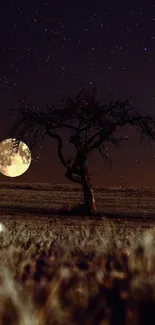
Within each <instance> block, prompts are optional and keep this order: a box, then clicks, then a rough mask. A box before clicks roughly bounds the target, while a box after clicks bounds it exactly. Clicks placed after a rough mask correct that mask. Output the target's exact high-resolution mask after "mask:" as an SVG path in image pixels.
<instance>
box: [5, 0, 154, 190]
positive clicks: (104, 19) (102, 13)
mask: <svg viewBox="0 0 155 325" xmlns="http://www.w3.org/2000/svg"><path fill="white" fill-rule="evenodd" d="M88 3H89V4H88ZM0 44H1V47H0V95H1V96H0V123H1V124H0V140H1V141H2V140H4V139H6V138H7V137H8V131H9V127H10V125H11V123H12V115H11V113H10V111H9V110H10V108H12V107H13V106H14V105H16V104H19V103H20V102H21V100H22V99H23V98H26V99H27V101H28V102H29V103H31V104H32V105H38V106H40V107H44V106H46V104H50V103H51V102H52V101H55V102H59V101H60V100H62V99H65V98H66V97H67V96H75V95H76V94H77V93H78V91H79V90H80V85H81V84H83V85H84V86H85V87H86V88H87V89H91V88H92V87H93V86H96V87H97V89H98V91H99V94H101V95H102V97H104V98H105V100H115V99H117V98H118V95H121V96H122V98H126V97H130V96H132V102H133V104H134V106H136V107H137V109H138V110H139V111H140V112H141V113H145V114H146V113H149V114H154V110H155V87H154V85H155V2H154V1H152V0H149V1H147V0H139V1H136V0H117V1H116V0H112V1H103V0H100V1H99V0H96V1H85V0H83V1H82V0H74V1H71V0H68V1H64V0H57V1H54V0H53V1H52V0H46V1H45V0H22V1H21V0H3V1H1V3H0ZM121 132H122V131H121ZM123 134H124V135H126V134H127V135H128V136H129V139H130V141H128V143H124V144H123V145H122V148H121V149H116V148H112V147H108V150H109V156H110V158H111V159H112V170H111V171H109V170H108V169H107V168H106V167H105V166H104V164H103V161H102V158H101V157H100V156H99V155H98V154H95V155H94V160H95V161H96V163H95V164H94V162H93V161H92V160H91V161H90V162H89V167H90V174H91V175H92V181H93V184H94V185H95V186H103V187H104V186H133V187H136V186H137V187H144V186H149V187H154V186H155V144H154V143H152V144H150V145H148V144H147V142H146V143H144V146H143V147H141V146H140V143H139V138H138V135H137V133H136V132H134V130H133V129H131V128H125V129H124V130H123ZM38 152H39V155H40V158H39V159H38V157H39V155H38ZM32 157H33V161H32V164H31V166H30V168H29V170H28V171H27V172H26V173H25V174H24V175H22V176H20V177H17V178H14V179H12V178H7V177H5V176H3V175H0V181H1V182H3V181H5V182H12V181H16V182H50V183H68V181H67V179H66V178H65V176H64V175H65V170H64V168H63V167H62V166H61V165H60V164H59V163H58V161H57V157H56V146H55V143H54V141H53V140H52V141H51V140H50V139H47V140H45V141H44V142H43V144H42V146H41V147H38V149H35V150H34V152H33V153H32Z"/></svg>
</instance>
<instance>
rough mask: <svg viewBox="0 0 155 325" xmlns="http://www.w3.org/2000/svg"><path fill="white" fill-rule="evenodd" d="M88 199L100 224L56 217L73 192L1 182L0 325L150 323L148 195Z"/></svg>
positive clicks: (152, 205)
mask: <svg viewBox="0 0 155 325" xmlns="http://www.w3.org/2000/svg"><path fill="white" fill-rule="evenodd" d="M95 196H96V202H97V208H98V210H100V211H103V215H102V214H101V217H97V218H96V217H95V218H90V217H77V216H65V215H64V216H62V215H59V214H58V213H57V212H58V209H60V208H62V207H63V206H65V205H66V204H67V203H68V205H69V206H73V205H74V204H77V203H81V202H82V192H81V191H80V189H79V188H78V187H76V186H74V187H73V186H68V185H67V186H65V185H48V184H2V183H0V223H1V224H2V225H3V227H2V228H0V230H2V231H0V302H1V303H0V324H3V325H7V324H8V321H9V324H10V325H14V324H16V325H118V324H119V325H130V324H134V325H148V324H154V319H155V316H154V308H155V298H154V297H155V296H154V279H155V230H154V229H152V228H153V227H154V225H155V220H154V216H155V199H154V197H155V189H146V188H145V189H118V188H105V189H95ZM106 216H107V217H106ZM111 217H112V218H111ZM145 231H148V232H145ZM152 320H153V321H152Z"/></svg>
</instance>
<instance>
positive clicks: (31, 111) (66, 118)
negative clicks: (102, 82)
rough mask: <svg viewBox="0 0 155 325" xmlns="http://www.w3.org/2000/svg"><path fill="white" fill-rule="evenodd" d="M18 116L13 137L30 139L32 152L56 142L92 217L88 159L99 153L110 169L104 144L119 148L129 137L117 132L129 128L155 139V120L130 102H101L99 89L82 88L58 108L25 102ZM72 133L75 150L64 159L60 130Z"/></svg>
mask: <svg viewBox="0 0 155 325" xmlns="http://www.w3.org/2000/svg"><path fill="white" fill-rule="evenodd" d="M15 111H16V112H17V116H16V118H15V119H14V122H13V124H12V127H11V137H14V138H16V141H15V143H14V145H15V146H18V145H19V142H20V140H22V141H23V140H26V139H29V142H30V144H31V146H30V149H32V148H33V147H34V146H35V145H36V144H37V143H38V142H40V141H43V139H44V138H45V136H49V137H50V138H52V139H55V140H56V141H57V154H58V157H59V160H60V162H61V163H62V165H63V167H64V168H65V169H66V173H65V176H66V177H67V178H68V179H69V180H70V181H73V182H76V183H79V184H81V186H82V188H83V193H84V202H85V207H86V211H87V213H88V214H89V215H93V214H94V213H95V211H96V207H95V198H94V193H93V188H92V184H91V181H90V176H89V172H88V166H87V160H88V156H89V155H90V154H92V153H94V151H95V150H98V151H99V152H100V154H101V156H102V158H103V160H104V163H105V164H106V165H107V166H108V167H109V168H111V160H110V158H109V157H108V155H107V153H106V150H105V145H106V144H107V143H111V144H112V145H114V146H116V147H120V145H121V143H122V142H123V141H126V140H128V137H126V136H125V137H117V136H116V135H115V134H114V133H115V132H116V131H117V130H118V129H119V128H120V127H124V126H126V125H132V126H134V127H136V128H137V130H138V131H139V134H140V141H142V140H143V139H145V138H147V139H148V140H154V139H155V120H154V119H153V117H151V116H150V115H149V114H147V115H142V114H141V113H140V112H138V111H137V110H136V109H135V108H134V107H133V106H132V105H131V103H130V99H125V100H116V101H111V102H106V103H102V101H100V100H99V99H98V94H97V91H96V89H93V90H92V91H87V90H85V89H84V88H83V87H82V88H81V90H80V92H79V93H78V94H77V96H76V97H75V98H70V97H69V98H67V99H66V100H65V101H63V102H61V103H60V105H59V107H56V105H55V104H52V106H51V107H46V108H45V109H44V110H40V109H38V108H36V107H32V106H31V105H29V104H27V103H26V102H25V101H23V103H22V105H18V106H17V107H16V108H15ZM62 129H66V130H68V131H69V132H68V133H69V135H68V145H71V146H73V147H74V152H75V154H73V155H72V156H69V157H65V153H64V143H63V141H64V139H63V137H62V136H61V135H60V131H61V130H62Z"/></svg>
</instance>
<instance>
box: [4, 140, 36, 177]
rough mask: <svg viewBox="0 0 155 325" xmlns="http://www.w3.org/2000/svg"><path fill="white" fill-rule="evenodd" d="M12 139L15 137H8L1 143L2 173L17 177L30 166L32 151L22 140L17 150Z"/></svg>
mask: <svg viewBox="0 0 155 325" xmlns="http://www.w3.org/2000/svg"><path fill="white" fill-rule="evenodd" d="M12 140H15V139H12V138H10V139H6V140H4V141H2V142H1V143H0V173H1V174H3V175H4V176H8V177H17V176H21V175H22V174H24V173H25V172H26V171H27V169H28V168H29V167H30V164H31V152H30V150H29V148H28V146H27V145H26V144H25V143H24V142H22V141H20V143H19V147H18V150H17V149H16V148H14V147H13V142H12Z"/></svg>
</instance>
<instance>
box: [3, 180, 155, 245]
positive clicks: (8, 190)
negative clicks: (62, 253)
mask: <svg viewBox="0 0 155 325" xmlns="http://www.w3.org/2000/svg"><path fill="white" fill-rule="evenodd" d="M94 193H95V198H96V205H97V209H98V211H100V212H101V217H94V218H90V217H82V216H81V217H78V216H67V215H66V216H65V215H64V216H62V215H61V216H60V215H58V213H57V211H58V210H59V209H61V208H63V207H66V206H69V207H71V206H74V204H78V203H82V202H83V193H82V191H81V188H80V187H78V186H73V185H68V184H67V185H62V184H42V183H41V184H40V183H38V184H26V183H23V184H22V183H0V222H2V223H3V224H4V225H5V226H6V227H7V229H8V232H9V233H10V234H11V233H12V229H14V231H15V232H16V234H17V233H18V234H19V235H21V233H22V234H24V237H25V238H26V237H27V236H30V235H31V234H32V235H33V236H35V237H39V238H45V237H48V236H49V232H51V233H53V234H55V235H54V236H58V234H60V233H63V232H65V233H66V232H68V234H72V235H73V234H74V233H77V231H78V230H79V229H80V228H82V227H83V226H84V227H85V229H87V228H89V229H90V228H91V227H94V226H95V227H97V228H98V231H99V232H101V233H102V235H104V237H105V236H106V229H107V228H106V227H107V226H108V225H110V226H111V225H112V224H113V225H115V230H116V236H117V238H118V240H121V241H123V242H124V244H125V243H126V244H127V245H128V242H129V241H133V240H134V238H136V237H137V235H138V234H140V233H142V231H144V230H145V229H148V228H152V227H154V224H155V222H154V220H155V219H154V217H155V189H154V188H94ZM91 229H93V228H91ZM15 232H14V234H15Z"/></svg>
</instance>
